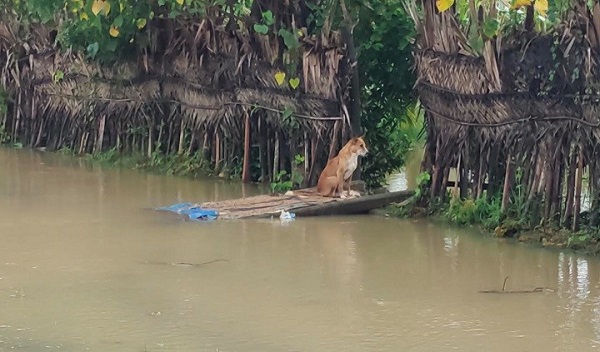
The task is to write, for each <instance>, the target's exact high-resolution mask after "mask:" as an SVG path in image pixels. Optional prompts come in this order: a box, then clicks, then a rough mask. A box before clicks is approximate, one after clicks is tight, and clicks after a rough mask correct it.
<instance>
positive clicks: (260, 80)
mask: <svg viewBox="0 0 600 352" xmlns="http://www.w3.org/2000/svg"><path fill="white" fill-rule="evenodd" d="M0 3H1V4H2V5H3V6H2V9H0V49H2V53H1V54H0V63H1V64H2V65H1V67H2V70H1V72H0V86H1V87H3V88H4V89H5V92H6V94H5V95H2V98H6V100H5V101H6V103H7V104H6V105H5V106H6V110H5V111H4V112H3V113H2V118H1V120H0V127H1V128H2V129H1V130H0V138H1V141H3V142H11V143H14V142H16V141H20V142H22V143H23V144H25V145H28V146H31V147H45V148H47V149H49V150H60V149H65V148H67V149H69V150H71V151H72V152H74V153H75V154H87V153H89V154H94V155H107V154H111V155H115V156H116V155H120V156H122V157H124V158H126V157H127V156H128V155H143V156H145V158H146V159H147V160H149V162H150V163H157V161H156V160H157V159H156V158H155V157H154V156H160V159H161V160H162V159H165V160H169V161H168V162H167V161H165V163H166V164H168V165H171V161H172V160H182V159H185V158H184V157H182V155H187V156H188V158H189V159H192V160H197V161H198V162H197V164H198V165H201V168H203V169H205V170H206V172H209V173H212V174H215V175H222V176H231V177H239V178H241V179H242V180H243V181H244V182H250V181H258V182H266V183H271V184H274V185H275V186H274V187H273V188H274V189H285V188H289V187H300V186H306V185H310V184H314V183H315V182H316V178H317V177H318V173H319V171H320V170H321V169H322V167H323V166H324V165H325V163H326V161H327V158H328V157H331V156H332V155H333V154H334V153H336V152H337V150H339V148H340V146H341V145H342V144H343V143H344V142H345V140H347V139H348V138H349V137H350V136H352V135H353V134H358V133H363V132H366V135H367V136H366V137H367V141H368V143H369V144H370V146H371V148H370V150H371V155H370V156H369V158H368V159H367V160H366V161H365V162H364V163H363V165H362V169H363V173H364V175H365V176H364V177H363V178H364V179H366V181H367V182H368V183H369V184H370V186H372V187H376V186H379V185H380V184H381V183H382V182H383V180H384V177H385V175H386V174H387V173H389V172H391V171H395V170H397V169H398V168H399V167H401V166H402V165H403V162H404V161H403V155H404V152H405V151H406V150H407V149H408V148H410V146H411V143H412V142H413V141H412V140H411V139H410V136H409V134H407V133H406V132H405V131H406V130H409V129H414V128H415V126H414V124H413V123H412V121H411V120H410V118H409V115H408V114H407V108H408V107H409V105H410V104H411V103H412V102H414V96H412V95H411V94H410V92H411V88H412V84H413V83H414V79H413V77H412V74H411V73H410V66H411V64H412V63H411V53H410V47H409V44H410V42H411V40H412V38H413V36H414V29H413V28H412V26H410V22H409V19H410V18H409V16H408V14H407V13H406V11H405V10H404V8H403V6H402V4H401V2H400V0H395V1H389V2H379V1H370V0H335V1H321V0H311V1H305V0H302V1H300V0H296V1H290V2H286V3H284V4H280V3H279V2H272V1H266V0H231V1H229V0H227V1H225V0H205V1H189V0H152V1H142V2H139V1H131V0H89V1H88V0H48V1H46V0H44V1H41V0H2V1H0ZM355 60H358V66H357V65H356V62H355ZM361 116H362V118H361ZM174 155H177V156H174ZM298 156H300V157H301V159H302V162H301V163H298V160H300V159H298V158H297V157H298ZM112 159H113V158H111V160H112ZM153 160H154V161H153ZM115 162H116V161H115ZM161 163H162V161H161ZM182 167H183V168H184V169H186V168H187V167H186V166H182ZM170 168H174V169H175V168H177V167H176V166H175V165H171V167H170ZM194 172H195V171H194Z"/></svg>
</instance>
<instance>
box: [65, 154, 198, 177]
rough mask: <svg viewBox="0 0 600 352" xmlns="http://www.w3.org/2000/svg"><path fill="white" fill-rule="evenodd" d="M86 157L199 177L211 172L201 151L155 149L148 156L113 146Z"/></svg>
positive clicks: (107, 163)
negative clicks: (174, 151) (126, 152)
mask: <svg viewBox="0 0 600 352" xmlns="http://www.w3.org/2000/svg"><path fill="white" fill-rule="evenodd" d="M157 150H158V148H157ZM61 151H62V152H63V153H64V154H72V151H70V150H69V149H65V150H61ZM86 158H87V159H89V160H91V161H94V162H99V163H101V164H104V165H110V166H115V167H126V168H133V169H142V170H147V171H153V172H157V173H161V174H166V175H177V176H192V177H198V176H205V175H208V174H209V171H208V168H209V163H208V162H207V161H206V160H205V159H204V158H203V156H202V154H201V153H193V154H191V155H189V154H187V153H184V154H168V155H167V154H164V153H162V152H159V151H154V152H152V154H151V155H150V157H148V156H145V155H141V154H130V155H124V154H122V153H121V152H119V151H118V150H117V149H116V148H112V149H110V150H107V151H105V152H102V153H98V154H89V155H87V156H86Z"/></svg>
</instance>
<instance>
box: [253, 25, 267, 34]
mask: <svg viewBox="0 0 600 352" xmlns="http://www.w3.org/2000/svg"><path fill="white" fill-rule="evenodd" d="M254 31H256V33H260V34H267V33H268V32H269V27H267V26H265V25H264V24H260V23H255V24H254Z"/></svg>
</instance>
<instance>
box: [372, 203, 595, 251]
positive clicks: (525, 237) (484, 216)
mask: <svg viewBox="0 0 600 352" xmlns="http://www.w3.org/2000/svg"><path fill="white" fill-rule="evenodd" d="M374 213H375V214H378V215H383V216H388V217H396V218H404V219H427V220H429V221H432V222H435V223H437V224H440V225H442V226H443V225H444V224H446V225H450V226H458V227H463V228H476V229H477V230H478V231H479V232H481V233H482V234H483V235H484V236H486V237H489V238H496V239H502V240H507V239H508V240H512V241H515V242H519V243H524V244H529V245H535V246H539V247H543V248H547V249H556V250H570V251H574V252H577V253H582V254H589V255H600V229H599V228H598V227H594V226H590V225H587V224H586V225H582V226H581V228H580V229H579V230H578V231H572V230H569V229H566V228H564V227H562V228H561V227H560V226H558V225H555V224H550V225H541V224H538V225H533V224H532V223H531V221H530V220H526V219H519V218H516V217H510V216H507V215H502V214H501V212H500V208H499V205H498V204H497V202H494V201H491V202H486V201H483V200H477V201H472V200H465V201H459V202H457V203H456V204H452V201H451V202H449V203H447V204H441V205H436V206H435V207H423V206H418V205H415V203H414V200H408V201H406V202H404V203H401V204H392V205H390V206H388V207H386V208H384V209H380V210H377V211H376V212H374ZM583 215H585V214H583ZM584 218H585V216H584Z"/></svg>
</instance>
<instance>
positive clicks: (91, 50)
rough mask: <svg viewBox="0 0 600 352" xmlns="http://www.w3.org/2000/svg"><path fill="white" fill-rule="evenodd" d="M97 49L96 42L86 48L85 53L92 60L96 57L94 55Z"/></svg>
mask: <svg viewBox="0 0 600 352" xmlns="http://www.w3.org/2000/svg"><path fill="white" fill-rule="evenodd" d="M98 49H99V46H98V42H94V43H92V44H90V45H88V46H87V53H88V55H89V56H90V57H91V58H92V59H93V58H95V57H96V54H98Z"/></svg>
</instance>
